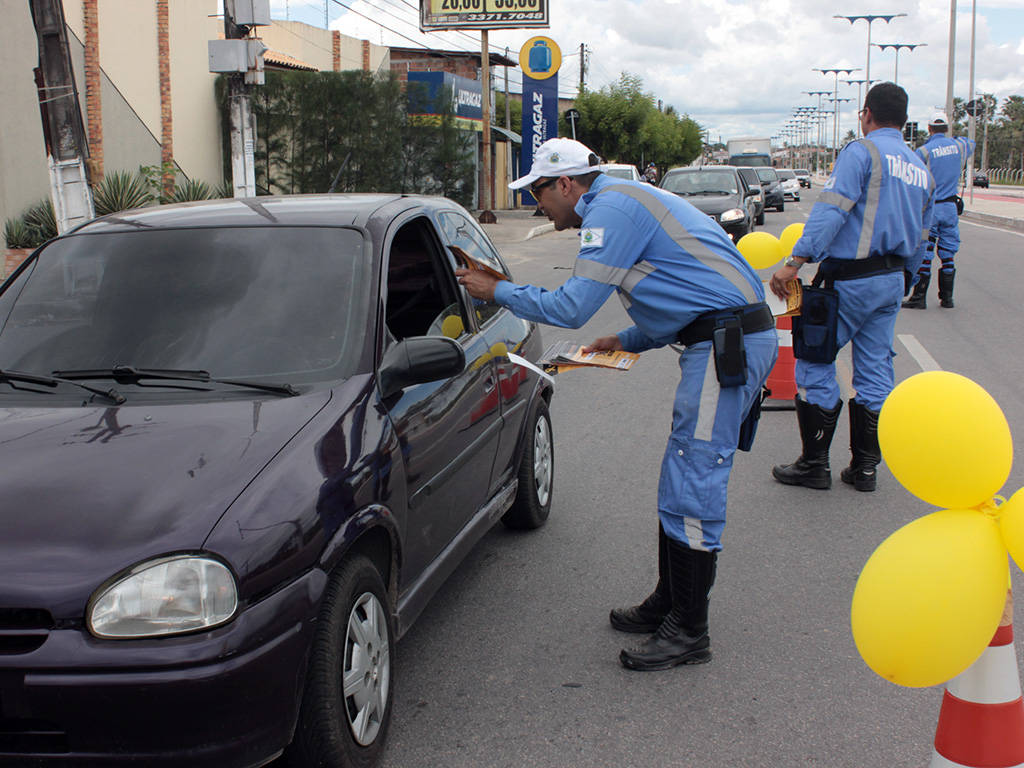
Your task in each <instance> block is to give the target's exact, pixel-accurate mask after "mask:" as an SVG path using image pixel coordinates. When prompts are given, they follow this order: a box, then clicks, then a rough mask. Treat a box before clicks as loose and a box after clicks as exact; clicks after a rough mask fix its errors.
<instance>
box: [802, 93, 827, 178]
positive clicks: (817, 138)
mask: <svg viewBox="0 0 1024 768" xmlns="http://www.w3.org/2000/svg"><path fill="white" fill-rule="evenodd" d="M803 93H806V94H807V95H808V96H817V97H818V119H819V121H820V120H821V119H823V117H824V114H823V113H822V111H821V97H822V96H828V95H829V93H830V91H803ZM815 140H816V142H817V145H818V148H819V149H820V148H821V123H820V122H819V123H818V133H817V136H816V137H815ZM815 154H816V156H817V153H815ZM816 170H819V171H820V170H821V161H820V159H818V167H817V169H816Z"/></svg>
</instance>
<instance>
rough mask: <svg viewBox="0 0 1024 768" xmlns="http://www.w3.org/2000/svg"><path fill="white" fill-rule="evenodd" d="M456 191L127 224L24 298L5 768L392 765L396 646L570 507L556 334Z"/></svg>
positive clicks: (88, 243)
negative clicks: (472, 290)
mask: <svg viewBox="0 0 1024 768" xmlns="http://www.w3.org/2000/svg"><path fill="white" fill-rule="evenodd" d="M466 254H468V255H469V256H472V257H473V258H475V259H477V260H479V261H481V262H483V263H485V264H488V265H490V266H491V267H493V268H494V269H497V270H500V271H503V272H507V270H506V268H505V266H504V264H503V263H502V261H501V259H500V257H499V256H498V254H497V252H496V251H495V249H494V247H493V246H492V245H491V243H490V241H489V240H488V239H487V237H486V236H485V235H484V233H483V231H482V230H481V229H480V227H479V226H478V225H477V224H476V223H475V222H474V221H473V219H472V218H471V217H470V216H469V214H467V213H466V211H465V210H464V209H463V208H461V207H460V206H458V205H456V204H455V203H452V202H451V201H449V200H445V199H441V198H426V197H405V196H396V195H351V196H344V195H338V196H315V197H291V198H287V197H283V198H255V199H247V200H228V201H217V202H212V203H200V204H188V205H180V206H166V207H159V208H147V209H140V210H135V211H128V212H125V213H121V214H117V215H114V216H109V217H107V218H104V219H100V220H97V221H94V222H92V223H90V224H87V225H85V226H83V227H81V228H79V229H77V230H75V231H74V232H72V233H70V234H69V235H67V236H64V237H60V238H57V239H55V240H52V241H50V242H49V243H48V244H47V245H45V246H44V247H42V248H41V249H40V250H39V251H37V252H36V253H35V254H34V255H33V256H32V257H31V258H30V259H29V260H28V261H27V262H26V263H25V264H24V265H23V266H22V267H21V268H20V269H19V270H18V271H17V272H16V273H15V274H14V275H13V276H12V277H11V278H10V279H8V280H7V282H6V283H4V285H3V286H2V288H0V324H2V325H0V328H2V329H0V489H2V491H0V493H2V496H0V498H2V502H0V563H2V567H0V765H4V766H8V765H93V766H114V765H128V764H131V765H143V766H161V765H167V766H172V765H173V766H190V767H192V768H198V766H217V768H229V767H230V766H256V765H261V764H263V763H265V762H267V761H268V760H271V759H273V758H274V757H275V756H276V755H278V754H280V753H281V752H282V751H283V750H287V753H288V756H289V761H290V763H291V764H293V765H299V766H311V765H320V764H325V765H326V764H329V765H339V766H344V765H372V764H373V763H375V762H376V760H377V757H378V756H379V754H380V751H381V749H382V747H383V742H384V739H385V735H386V733H387V730H388V725H389V722H390V719H391V710H392V702H393V696H394V681H393V678H392V670H393V654H394V651H395V641H396V640H397V638H398V637H399V636H400V635H401V634H402V633H403V632H404V631H405V630H406V629H407V628H408V627H409V625H410V624H411V623H412V621H413V620H414V619H415V618H416V616H417V615H418V614H419V613H420V612H421V611H422V610H423V608H424V606H425V604H426V603H427V601H428V600H429V598H430V596H431V595H432V594H433V593H434V592H435V590H436V589H437V588H438V587H439V586H440V585H441V584H442V582H443V581H444V580H445V579H446V578H447V576H448V575H449V574H450V573H451V572H452V570H454V568H455V567H456V566H457V565H458V564H459V562H460V561H461V560H462V558H463V557H464V556H465V555H466V553H467V552H468V551H469V549H470V548H471V547H472V546H473V545H474V544H475V543H476V542H477V541H478V540H479V539H480V538H481V537H482V536H483V535H484V533H486V532H487V531H488V530H489V529H490V528H491V527H492V525H493V524H494V523H495V521H497V520H498V519H501V520H502V521H503V522H504V523H505V524H507V525H509V526H511V527H515V528H537V527H539V526H541V525H543V523H544V521H545V520H546V518H547V515H548V511H549V509H550V503H551V493H552V469H553V442H552V433H551V421H550V417H549V415H548V406H547V403H548V401H549V399H550V397H551V389H550V386H549V384H548V383H547V381H546V380H545V379H543V378H541V377H540V376H538V375H537V374H536V373H533V372H532V371H530V370H529V369H527V368H525V367H523V366H520V365H516V364H514V363H512V362H511V361H510V359H509V354H510V353H514V354H517V355H520V356H522V357H524V358H530V359H536V357H537V356H538V355H539V353H540V351H541V349H540V343H541V342H540V337H539V334H538V332H537V328H536V326H535V325H533V324H532V323H529V322H526V321H523V320H520V319H518V318H516V317H515V316H513V315H512V314H511V313H510V312H508V311H507V310H505V309H503V308H501V307H500V306H498V305H497V304H494V303H492V302H475V301H473V300H472V299H470V298H469V296H468V295H467V294H466V293H465V292H464V290H463V289H462V288H461V287H460V286H459V285H458V283H457V282H456V280H455V278H454V275H453V270H454V269H455V268H456V267H457V266H458V265H459V264H460V261H461V259H462V258H463V256H464V255H466Z"/></svg>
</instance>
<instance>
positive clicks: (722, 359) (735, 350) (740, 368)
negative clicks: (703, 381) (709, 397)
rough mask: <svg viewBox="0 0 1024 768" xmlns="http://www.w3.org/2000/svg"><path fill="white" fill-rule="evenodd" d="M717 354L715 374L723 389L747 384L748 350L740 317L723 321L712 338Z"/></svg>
mask: <svg viewBox="0 0 1024 768" xmlns="http://www.w3.org/2000/svg"><path fill="white" fill-rule="evenodd" d="M711 341H712V344H713V345H714V352H715V373H716V374H717V375H718V384H719V386H721V387H722V389H728V388H729V387H742V386H743V385H744V384H746V383H747V350H746V347H745V346H744V344H743V328H742V327H741V326H740V319H739V318H738V317H728V318H725V319H723V320H722V321H721V322H720V323H719V325H718V326H717V327H716V328H715V330H714V334H713V335H712V337H711Z"/></svg>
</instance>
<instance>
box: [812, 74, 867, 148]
mask: <svg viewBox="0 0 1024 768" xmlns="http://www.w3.org/2000/svg"><path fill="white" fill-rule="evenodd" d="M814 71H815V72H821V74H823V75H832V74H834V75H835V76H836V89H835V91H833V93H834V94H835V95H836V97H837V98H835V99H828V101H832V102H838V101H839V98H838V96H839V74H840V73H842V74H844V75H852V74H853V73H854V72H860V67H854V68H853V69H818V68H817V67H815V69H814ZM846 101H849V99H846ZM838 108H839V105H838V103H837V104H835V105H834V106H833V109H835V110H838ZM832 135H833V141H832V164H833V165H835V162H836V152H837V151H838V150H839V147H838V144H839V138H838V137H839V112H838V111H836V113H835V115H834V116H833V118H832Z"/></svg>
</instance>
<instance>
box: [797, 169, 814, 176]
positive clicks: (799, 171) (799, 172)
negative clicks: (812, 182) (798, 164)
mask: <svg viewBox="0 0 1024 768" xmlns="http://www.w3.org/2000/svg"><path fill="white" fill-rule="evenodd" d="M793 173H795V174H796V175H797V176H810V175H811V172H810V171H808V170H807V169H806V168H797V169H796V170H795V171H793Z"/></svg>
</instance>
